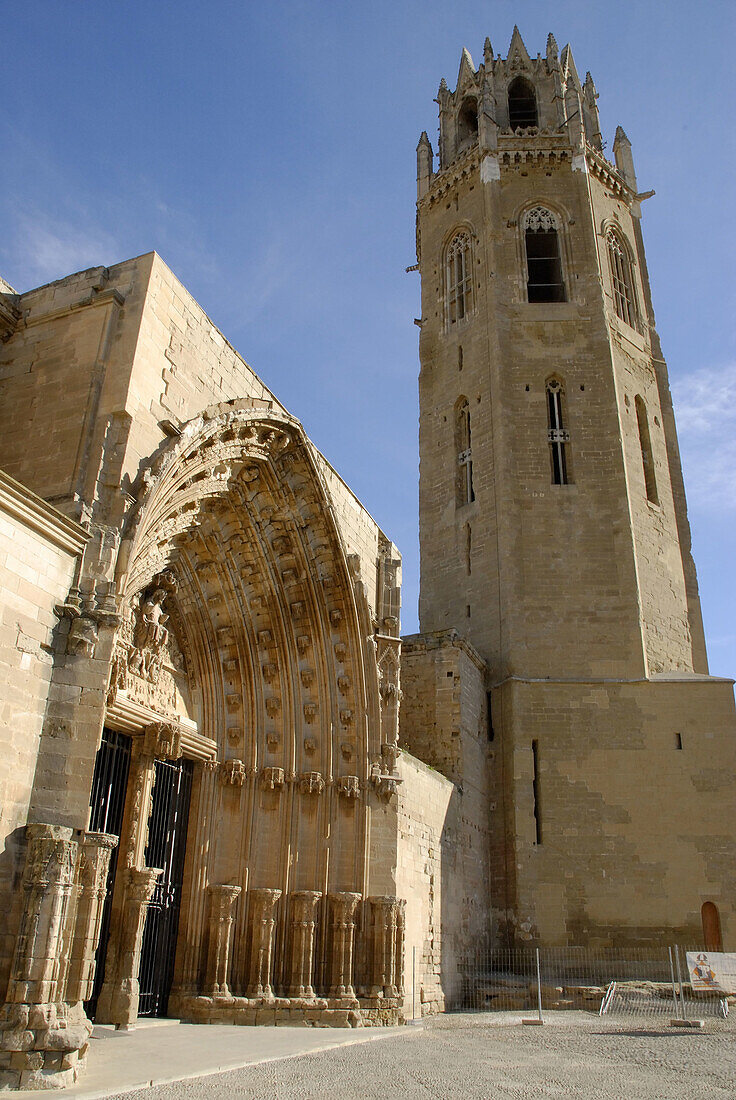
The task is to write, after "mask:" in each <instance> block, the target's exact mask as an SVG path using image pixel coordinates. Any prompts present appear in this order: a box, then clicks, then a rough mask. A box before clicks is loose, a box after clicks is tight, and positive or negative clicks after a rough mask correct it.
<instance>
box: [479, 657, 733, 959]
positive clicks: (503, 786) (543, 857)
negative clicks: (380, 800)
mask: <svg viewBox="0 0 736 1100" xmlns="http://www.w3.org/2000/svg"><path fill="white" fill-rule="evenodd" d="M494 701H495V706H494V715H495V717H494V725H495V727H496V731H497V732H496V739H495V743H494V746H493V748H494V750H495V753H494V757H495V758H494V761H493V765H492V776H493V783H494V787H495V790H494V795H493V802H494V811H493V813H492V815H491V825H492V836H493V847H494V856H493V870H494V882H493V899H494V905H495V912H496V921H497V926H498V927H499V928H500V929H503V926H504V922H505V921H506V920H507V919H508V920H509V921H510V928H509V936H510V939H512V940H514V941H516V942H519V943H524V942H530V941H532V940H534V939H537V938H538V939H539V940H540V941H542V942H544V943H548V944H563V943H569V944H580V943H586V944H591V945H593V946H595V945H596V944H599V945H609V944H611V945H615V944H625V943H636V944H653V943H661V937H662V930H663V929H667V934H668V936H671V937H673V942H674V941H675V940H677V941H679V942H680V943H683V944H684V943H689V944H694V945H696V946H697V945H699V944H700V943H701V942H702V935H703V933H702V926H701V906H702V905H703V903H704V902H706V901H712V902H714V903H715V904H716V905H717V906H718V908H719V910H720V913H721V922H722V929H723V937H724V944H726V945H727V944H729V943H731V944H732V943H733V939H734V936H735V935H736V924H735V916H734V901H733V899H734V896H736V895H735V888H736V879H735V874H734V869H735V868H736V861H735V860H734V858H733V830H732V829H731V827H730V822H731V820H732V818H733V814H734V810H736V789H735V788H734V778H733V777H734V768H735V765H736V739H735V738H734V735H733V729H734V704H733V691H732V685H731V682H730V681H725V680H715V679H708V678H706V677H702V678H698V677H692V676H691V677H683V678H680V679H669V680H667V679H665V678H658V679H656V680H653V681H649V682H647V681H643V682H630V683H620V684H612V683H606V682H598V683H587V684H582V683H578V684H573V683H569V682H567V683H551V682H547V683H545V682H539V681H537V682H524V681H508V682H507V683H505V684H503V685H502V686H500V687H499V688H497V689H496V690H495V691H494ZM533 744H535V745H536V749H535V748H534V747H533ZM680 746H682V747H680ZM535 752H536V758H537V772H538V782H537V796H536V812H537V817H538V820H539V828H540V840H539V842H538V841H537V835H536V825H535V797H534V786H533V778H534V775H533V773H534V755H535ZM509 851H512V852H513V858H508V852H509Z"/></svg>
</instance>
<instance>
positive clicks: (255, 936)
mask: <svg viewBox="0 0 736 1100" xmlns="http://www.w3.org/2000/svg"><path fill="white" fill-rule="evenodd" d="M280 897H281V891H280V890H269V889H257V890H251V891H250V894H249V900H250V905H251V917H250V929H251V955H250V972H249V982H248V990H247V994H248V996H249V997H273V988H272V985H271V980H272V971H273V930H274V925H275V924H276V920H275V918H274V915H273V911H274V907H275V905H276V902H277V901H278V900H279V898H280Z"/></svg>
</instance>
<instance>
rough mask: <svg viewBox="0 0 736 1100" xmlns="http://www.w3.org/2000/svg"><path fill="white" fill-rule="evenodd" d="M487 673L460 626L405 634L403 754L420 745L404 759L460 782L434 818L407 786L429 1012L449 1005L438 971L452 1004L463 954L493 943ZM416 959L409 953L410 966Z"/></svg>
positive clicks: (407, 853) (408, 846) (405, 822)
mask: <svg viewBox="0 0 736 1100" xmlns="http://www.w3.org/2000/svg"><path fill="white" fill-rule="evenodd" d="M484 673H485V666H484V664H483V662H482V661H481V660H480V659H479V657H478V655H477V654H476V653H475V652H474V651H473V650H472V648H471V647H470V646H468V645H467V644H466V643H465V642H463V641H462V639H460V638H458V637H457V635H456V634H455V633H454V632H446V633H441V632H440V633H438V634H436V635H410V636H408V637H406V638H404V639H403V640H402V665H401V683H402V695H403V698H402V702H401V712H400V743H401V745H402V747H403V748H404V751H405V754H406V750H407V749H408V750H409V752H411V753H412V754H414V755H413V757H409V756H408V755H405V757H402V761H403V760H406V761H407V762H409V761H412V762H413V759H414V757H419V758H420V759H421V760H422V761H423V762H424V765H425V768H424V769H422V774H424V775H427V774H429V775H430V776H435V775H436V774H437V773H438V772H439V773H441V775H442V776H444V777H445V778H446V779H449V780H450V781H451V782H452V783H453V787H452V791H451V794H450V797H449V798H448V799H447V802H446V810H445V813H444V816H443V818H442V821H441V822H440V823H439V824H438V823H437V822H436V821H435V822H434V823H433V822H432V815H431V813H430V809H429V807H430V806H432V797H431V795H430V793H428V792H426V791H423V789H422V788H421V786H420V787H419V788H417V786H416V781H415V780H411V782H410V781H409V779H408V778H407V782H406V783H405V785H404V787H403V788H402V790H401V799H402V803H401V806H402V810H401V812H402V817H401V820H400V839H399V878H400V879H401V873H402V867H403V868H404V869H405V870H404V874H405V876H408V878H409V880H410V881H411V880H412V879H413V885H412V886H411V887H409V886H407V887H406V890H407V891H408V893H407V894H406V896H408V897H409V899H410V900H409V902H408V903H407V906H408V908H407V913H409V912H410V910H412V906H414V905H415V902H414V901H413V900H412V898H413V896H414V895H416V896H417V897H420V898H421V897H424V898H425V901H424V903H423V908H421V910H420V913H421V918H420V919H419V922H418V924H417V923H415V925H414V929H413V933H412V934H414V935H415V938H416V934H417V931H418V930H419V929H421V931H422V934H423V936H424V940H423V942H422V944H421V950H420V949H419V948H420V945H419V944H418V943H417V944H416V946H417V948H418V950H417V957H418V959H421V976H422V982H423V983H424V984H423V986H422V989H423V994H422V995H423V997H424V1002H425V1003H426V1004H427V1005H428V1006H430V1005H431V1006H432V1008H431V1009H430V1008H428V1009H425V1011H430V1010H437V1007H438V1006H439V1005H440V1004H441V998H440V997H439V994H438V995H437V996H435V995H434V994H433V992H432V989H433V985H432V975H434V976H435V980H437V979H439V980H440V981H441V987H442V993H443V996H444V1001H445V1004H446V1005H447V1006H448V1007H451V1006H453V1005H457V1004H458V1003H460V1001H461V1000H462V995H463V969H464V966H465V963H466V961H468V960H470V961H471V962H472V960H473V958H474V956H475V955H476V953H477V952H478V951H479V950H483V949H484V948H485V947H486V946H487V945H488V943H489V940H490V935H491V922H490V912H491V901H490V897H491V895H490V882H489V875H488V859H489V851H490V837H489V785H488V784H489V772H488V750H489V745H488V732H489V731H488V715H487V710H486V695H485V686H484ZM402 766H403V765H402ZM427 769H430V770H429V771H428V770H427ZM435 769H436V771H435ZM402 774H403V773H402ZM430 849H431V851H430ZM438 898H439V900H438ZM437 913H439V920H438V921H437V918H436V916H434V914H437ZM408 919H409V918H408V917H407V920H408ZM417 919H418V918H417V917H416V916H415V917H414V920H415V922H416V921H417ZM435 921H436V923H435ZM440 926H441V935H440ZM408 936H409V931H407V940H408ZM410 961H411V959H410V955H407V967H408V966H409V965H410ZM408 973H409V970H407V974H408Z"/></svg>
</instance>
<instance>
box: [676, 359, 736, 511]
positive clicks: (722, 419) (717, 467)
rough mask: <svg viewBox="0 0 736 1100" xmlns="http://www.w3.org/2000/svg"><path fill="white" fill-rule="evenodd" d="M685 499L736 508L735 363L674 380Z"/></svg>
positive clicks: (702, 506) (705, 507)
mask: <svg viewBox="0 0 736 1100" xmlns="http://www.w3.org/2000/svg"><path fill="white" fill-rule="evenodd" d="M672 396H673V401H674V406H675V416H676V418H677V430H678V436H679V439H680V451H681V453H682V464H683V468H684V473H685V486H686V489H687V496H688V502H689V504H690V505H691V506H692V507H694V508H698V509H701V510H707V511H712V510H716V509H717V510H719V511H720V510H722V509H724V508H727V509H729V510H734V511H736V363H729V364H726V365H725V366H721V367H703V368H702V369H701V370H699V371H695V372H694V373H693V374H689V375H687V376H685V377H682V378H679V379H677V381H673V383H672Z"/></svg>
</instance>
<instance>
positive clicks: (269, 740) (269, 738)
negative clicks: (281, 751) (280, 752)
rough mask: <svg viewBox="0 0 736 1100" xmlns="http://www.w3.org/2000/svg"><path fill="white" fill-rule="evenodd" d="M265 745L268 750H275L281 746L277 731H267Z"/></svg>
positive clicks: (279, 735)
mask: <svg viewBox="0 0 736 1100" xmlns="http://www.w3.org/2000/svg"><path fill="white" fill-rule="evenodd" d="M266 744H267V745H268V747H269V749H277V748H278V747H279V745H280V744H281V734H280V733H279V731H278V730H269V731H268V732H267V734H266Z"/></svg>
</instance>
